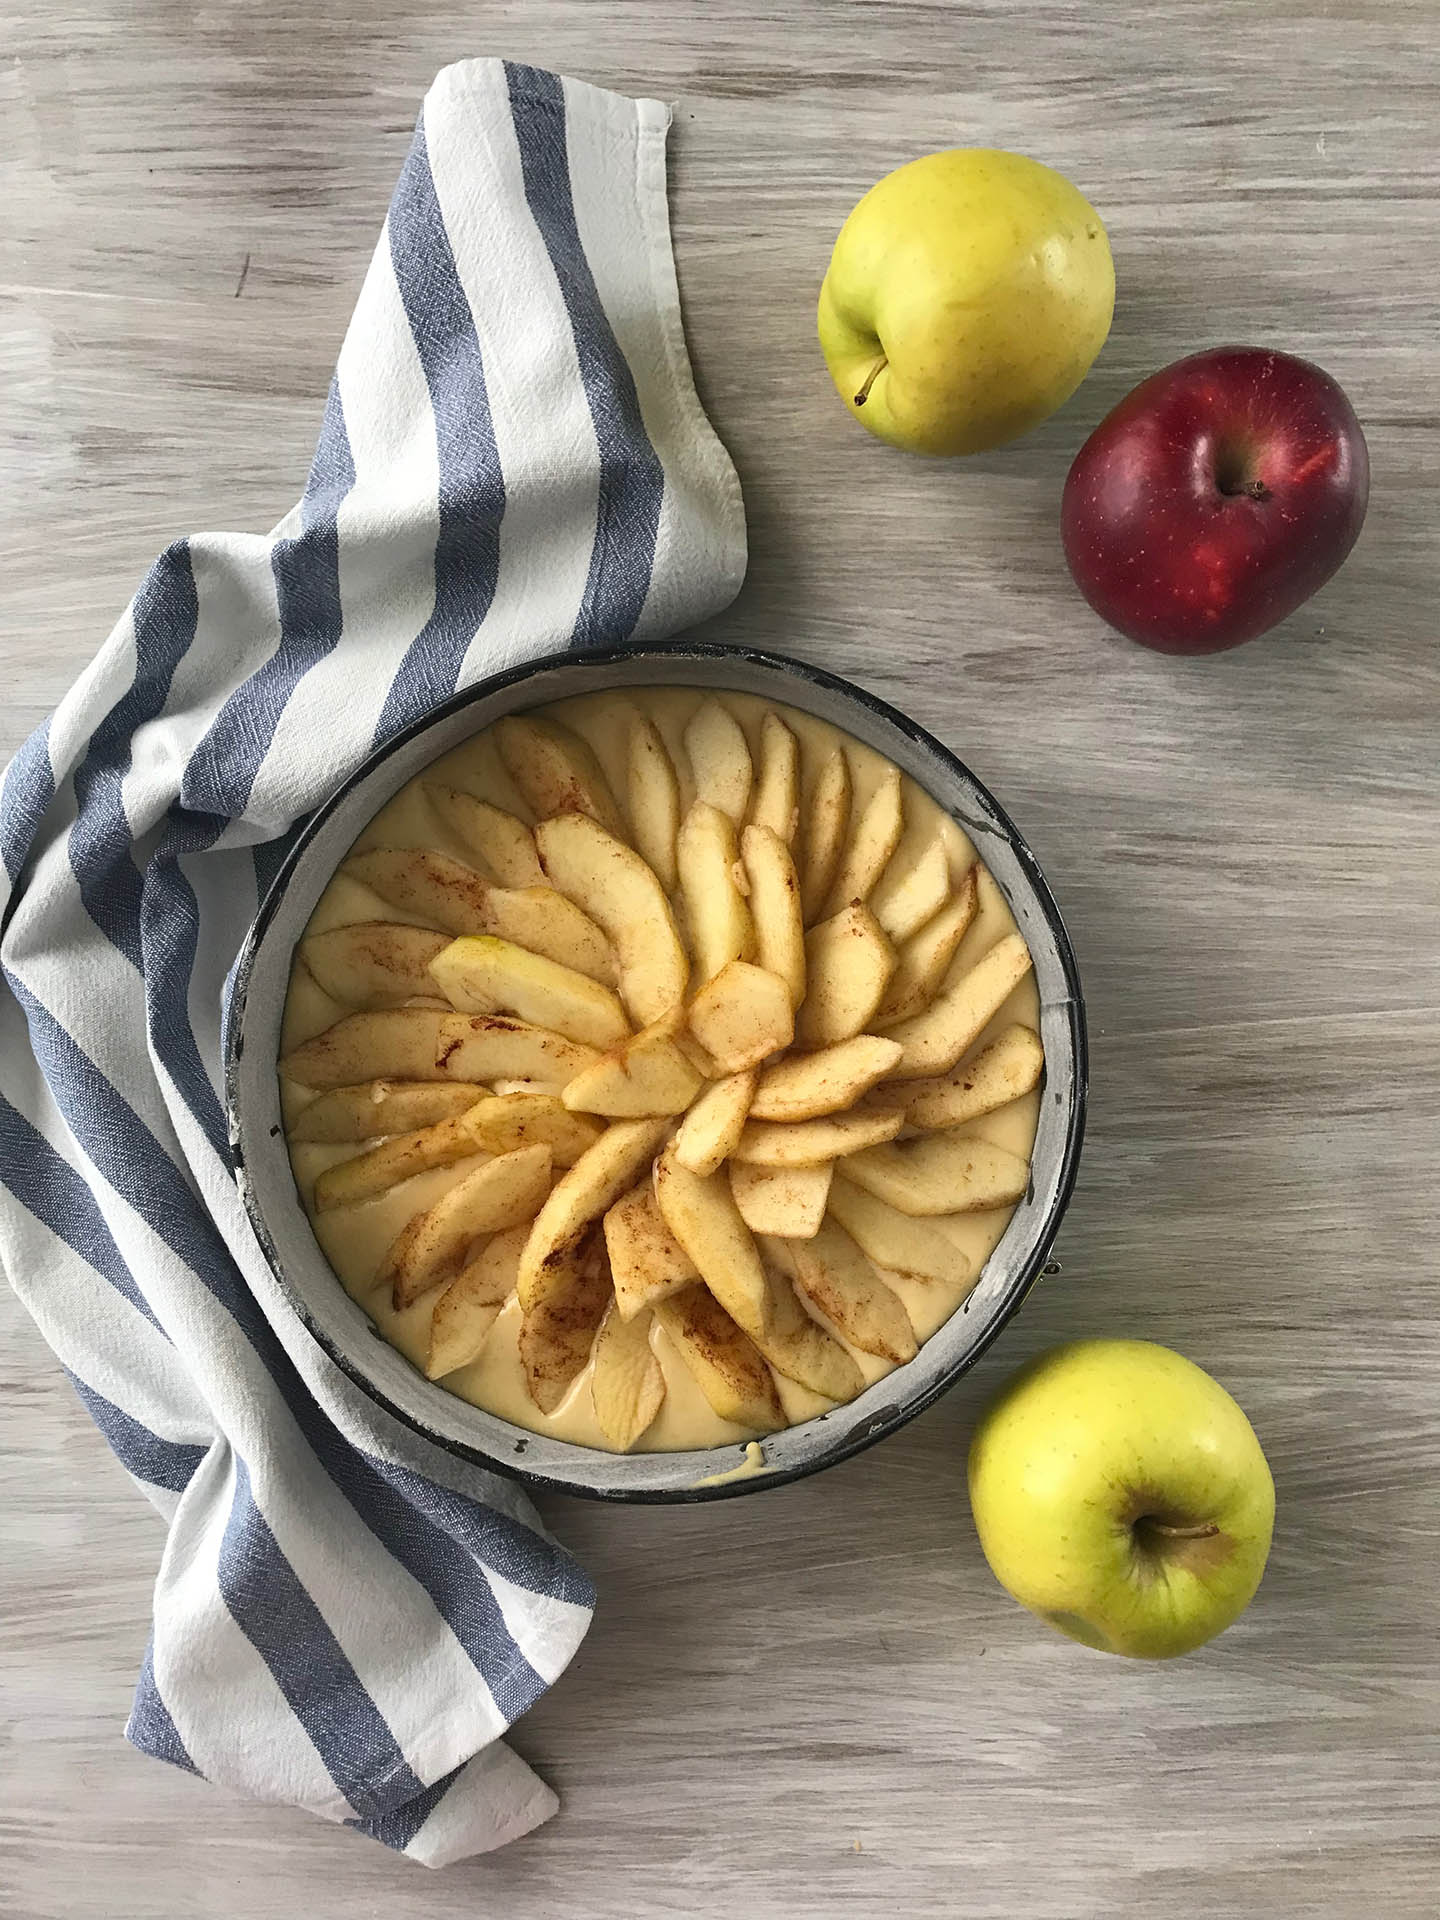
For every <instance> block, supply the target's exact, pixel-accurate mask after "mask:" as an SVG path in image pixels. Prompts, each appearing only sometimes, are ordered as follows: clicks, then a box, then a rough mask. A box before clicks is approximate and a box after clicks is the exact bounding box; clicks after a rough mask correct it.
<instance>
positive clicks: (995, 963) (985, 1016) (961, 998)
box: [888, 933, 1031, 1080]
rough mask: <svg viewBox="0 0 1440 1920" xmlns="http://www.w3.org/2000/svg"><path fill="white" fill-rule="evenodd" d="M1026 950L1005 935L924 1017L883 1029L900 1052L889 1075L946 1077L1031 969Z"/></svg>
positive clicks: (1013, 937) (1015, 937)
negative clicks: (899, 1047)
mask: <svg viewBox="0 0 1440 1920" xmlns="http://www.w3.org/2000/svg"><path fill="white" fill-rule="evenodd" d="M1030 964H1031V963H1030V949H1029V948H1028V947H1027V946H1026V944H1025V942H1024V940H1023V939H1022V938H1021V937H1020V935H1019V934H1018V933H1007V934H1006V935H1005V938H1004V939H1003V940H1000V941H997V943H996V944H995V945H994V946H993V947H992V948H991V949H990V951H989V952H988V953H987V954H986V955H985V957H984V959H983V960H980V961H977V962H976V964H975V965H974V966H973V967H971V969H970V970H969V972H968V973H962V974H961V975H960V978H959V979H958V980H954V981H952V982H951V983H950V985H949V986H947V987H945V988H944V989H943V990H942V991H941V992H940V993H939V994H938V995H937V996H936V998H935V999H934V1000H932V1001H931V1003H930V1005H929V1006H928V1007H927V1008H926V1010H925V1011H924V1013H917V1014H916V1015H915V1017H914V1019H913V1020H902V1021H901V1022H900V1023H899V1025H898V1026H894V1027H891V1028H889V1029H888V1033H889V1037H890V1038H891V1039H892V1040H898V1041H899V1042H900V1046H901V1049H902V1052H901V1055H900V1059H899V1060H898V1061H897V1063H896V1065H895V1069H894V1073H893V1075H892V1077H893V1078H894V1079H896V1080H913V1079H917V1078H919V1077H920V1076H922V1075H929V1074H937V1073H948V1072H949V1071H950V1069H951V1068H952V1067H953V1066H954V1065H955V1063H956V1061H957V1060H958V1059H959V1058H960V1056H961V1054H963V1053H964V1052H965V1051H966V1050H967V1048H969V1047H972V1046H973V1045H974V1044H975V1042H976V1040H978V1039H979V1037H980V1035H981V1034H982V1033H983V1032H984V1030H985V1028H986V1027H987V1026H989V1024H990V1022H991V1021H992V1020H993V1019H994V1017H995V1015H996V1014H997V1013H998V1012H999V1011H1000V1009H1001V1007H1003V1006H1004V1004H1005V1002H1006V1001H1007V1000H1008V999H1009V997H1010V995H1011V994H1012V993H1013V992H1014V991H1015V989H1016V987H1018V986H1019V984H1020V982H1021V981H1022V980H1023V979H1024V978H1025V976H1026V974H1027V973H1029V971H1030Z"/></svg>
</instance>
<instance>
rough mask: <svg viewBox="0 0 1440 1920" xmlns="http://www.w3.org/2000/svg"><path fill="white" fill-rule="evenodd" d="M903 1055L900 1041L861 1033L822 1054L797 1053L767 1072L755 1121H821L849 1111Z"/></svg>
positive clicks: (757, 1100) (759, 1090) (752, 1110)
mask: <svg viewBox="0 0 1440 1920" xmlns="http://www.w3.org/2000/svg"><path fill="white" fill-rule="evenodd" d="M899 1058H900V1047H899V1044H898V1042H896V1041H894V1040H882V1039H877V1037H876V1036H875V1035H874V1034H870V1033H860V1034H856V1036H855V1038H854V1039H853V1040H841V1041H838V1042H837V1043H836V1045H835V1046H833V1047H824V1048H822V1049H821V1051H820V1052H819V1053H799V1054H792V1055H791V1056H790V1058H789V1059H787V1060H780V1061H777V1062H776V1064H775V1065H774V1066H773V1067H767V1068H766V1069H765V1071H764V1072H763V1073H762V1074H761V1076H760V1080H759V1083H758V1085H757V1086H756V1088H755V1098H754V1100H753V1101H752V1102H751V1104H750V1118H751V1119H752V1120H817V1119H819V1118H820V1117H821V1116H822V1115H823V1114H827V1113H843V1112H844V1111H845V1109H846V1108H847V1107H853V1106H854V1104H855V1102H856V1101H857V1100H858V1099H859V1098H860V1096H861V1094H863V1093H865V1092H867V1091H868V1090H869V1089H870V1088H871V1087H873V1086H874V1085H875V1083H876V1081H877V1080H883V1079H884V1078H885V1075H886V1074H887V1073H889V1072H890V1070H891V1068H892V1067H893V1066H894V1065H895V1062H896V1061H897V1060H898V1059H899Z"/></svg>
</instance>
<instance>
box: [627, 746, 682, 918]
mask: <svg viewBox="0 0 1440 1920" xmlns="http://www.w3.org/2000/svg"><path fill="white" fill-rule="evenodd" d="M626 774H627V778H628V783H629V797H630V830H631V834H632V837H633V838H634V841H635V846H636V849H637V851H638V852H639V854H640V858H641V859H642V860H643V861H644V862H645V864H646V865H647V866H648V867H649V868H650V870H651V871H652V872H653V873H654V874H655V876H656V878H657V879H658V880H659V882H660V884H661V886H662V887H663V888H664V889H665V891H666V893H673V892H674V891H675V886H676V874H675V837H676V835H677V834H678V833H679V831H680V782H679V781H678V780H677V779H676V777H675V765H674V762H673V761H672V760H671V758H670V754H669V751H668V750H667V748H666V745H665V742H664V741H663V740H662V739H661V737H660V729H659V728H658V727H657V726H656V725H655V722H654V721H653V720H651V719H649V718H647V717H646V715H644V714H642V713H637V714H636V715H635V717H634V719H633V720H632V721H631V723H630V740H629V748H628V759H627V763H626Z"/></svg>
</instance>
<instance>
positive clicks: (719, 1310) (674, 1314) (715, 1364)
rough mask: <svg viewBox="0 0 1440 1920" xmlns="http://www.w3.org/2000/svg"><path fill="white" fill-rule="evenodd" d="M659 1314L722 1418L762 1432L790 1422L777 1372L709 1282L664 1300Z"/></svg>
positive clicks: (658, 1311)
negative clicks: (709, 1286) (771, 1367)
mask: <svg viewBox="0 0 1440 1920" xmlns="http://www.w3.org/2000/svg"><path fill="white" fill-rule="evenodd" d="M655 1317H656V1319H657V1320H658V1321H659V1322H660V1324H661V1326H662V1327H663V1328H664V1329H665V1332H666V1334H667V1335H668V1337H669V1339H670V1341H671V1344H672V1345H673V1346H674V1348H675V1351H676V1353H678V1354H679V1356H680V1358H681V1360H682V1361H683V1362H684V1363H685V1366H686V1367H687V1368H688V1369H689V1371H690V1373H691V1374H692V1375H693V1376H694V1379H695V1384H696V1385H697V1386H698V1387H699V1389H700V1391H701V1393H703V1394H704V1396H705V1398H706V1399H707V1400H708V1401H709V1403H710V1406H711V1408H712V1409H713V1410H714V1412H716V1413H718V1414H719V1416H720V1418H721V1419H722V1420H730V1421H733V1422H734V1424H735V1425H736V1426H737V1427H748V1428H750V1429H751V1431H752V1432H759V1433H773V1432H775V1430H776V1429H777V1428H779V1427H783V1426H784V1425H785V1424H786V1421H785V1415H784V1412H783V1411H782V1409H781V1406H780V1396H779V1394H778V1393H777V1392H776V1390H775V1381H774V1378H773V1376H772V1375H771V1372H770V1369H769V1368H768V1367H767V1366H766V1364H765V1361H764V1359H763V1358H762V1356H761V1354H760V1353H759V1351H758V1349H757V1348H756V1346H755V1343H754V1342H753V1341H752V1340H751V1339H750V1337H749V1336H748V1334H746V1333H745V1332H744V1330H743V1329H742V1328H740V1327H738V1326H737V1325H736V1324H735V1322H734V1321H733V1320H732V1319H731V1317H730V1315H729V1314H728V1313H727V1312H726V1311H725V1309H724V1307H722V1306H721V1304H720V1302H719V1301H718V1300H717V1299H715V1297H714V1296H713V1294H711V1293H710V1292H709V1291H708V1290H707V1289H706V1288H704V1287H687V1288H686V1290H685V1292H684V1293H678V1294H676V1295H675V1296H674V1298H673V1299H670V1300H662V1301H660V1302H659V1304H658V1305H657V1306H656V1308H655Z"/></svg>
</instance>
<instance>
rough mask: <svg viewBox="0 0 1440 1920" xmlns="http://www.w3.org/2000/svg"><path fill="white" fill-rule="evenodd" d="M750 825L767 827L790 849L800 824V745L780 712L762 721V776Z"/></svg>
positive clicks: (768, 714)
mask: <svg viewBox="0 0 1440 1920" xmlns="http://www.w3.org/2000/svg"><path fill="white" fill-rule="evenodd" d="M750 824H751V826H754V827H765V828H768V829H769V831H770V832H771V833H773V834H774V835H775V836H776V837H777V839H780V840H783V841H784V842H785V844H786V846H787V847H788V846H789V845H790V843H791V842H792V841H793V840H794V838H795V834H796V831H797V829H798V827H799V825H800V746H799V742H798V741H797V740H796V738H795V736H794V734H793V733H792V732H791V731H790V729H789V727H787V726H786V724H785V722H784V721H783V720H782V719H781V718H780V716H779V714H778V713H772V712H770V711H768V710H767V712H766V714H765V717H764V719H763V720H762V721H761V722H760V773H759V777H758V779H757V780H756V783H755V794H754V798H753V799H752V800H751V802H750Z"/></svg>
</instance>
